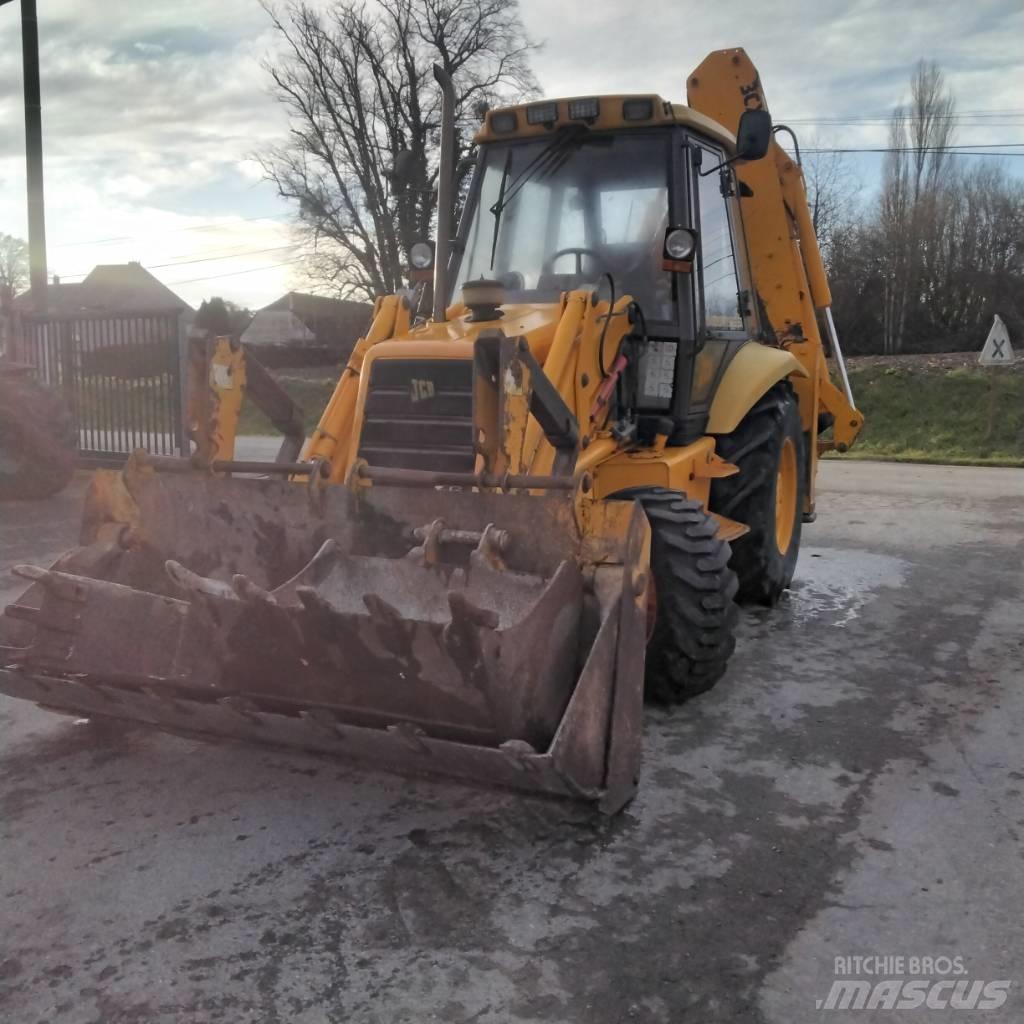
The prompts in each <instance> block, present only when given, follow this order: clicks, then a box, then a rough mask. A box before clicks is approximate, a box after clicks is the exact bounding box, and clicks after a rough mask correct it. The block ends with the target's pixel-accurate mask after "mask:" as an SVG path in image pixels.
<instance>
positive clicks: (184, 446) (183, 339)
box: [176, 312, 191, 457]
mask: <svg viewBox="0 0 1024 1024" xmlns="http://www.w3.org/2000/svg"><path fill="white" fill-rule="evenodd" d="M176 420H177V427H178V436H177V438H176V441H177V448H178V454H179V455H182V456H185V457H187V456H188V455H190V454H191V453H190V451H189V441H188V422H187V420H188V327H187V326H186V324H185V314H184V313H183V312H179V313H178V415H177V417H176Z"/></svg>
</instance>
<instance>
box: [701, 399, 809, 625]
mask: <svg viewBox="0 0 1024 1024" xmlns="http://www.w3.org/2000/svg"><path fill="white" fill-rule="evenodd" d="M715 447H716V451H717V452H718V454H719V455H721V456H722V458H723V459H726V460H727V461H728V462H731V463H733V464H734V465H736V466H739V469H740V471H739V473H737V474H736V475H735V476H730V477H724V478H722V479H720V480H715V481H713V482H712V485H711V508H713V509H714V510H715V511H716V512H720V513H721V514H722V515H724V516H728V517H729V518H730V519H737V520H739V521H740V522H741V523H745V524H746V525H747V526H749V527H750V532H749V533H748V534H746V535H745V536H743V537H739V538H737V539H736V540H734V541H733V542H732V567H733V569H735V571H736V575H737V577H738V578H739V584H740V589H739V598H740V600H741V601H750V602H754V603H757V604H767V605H772V604H775V603H776V602H777V601H778V600H779V597H780V596H781V595H782V592H783V591H784V590H785V589H786V588H787V587H788V586H789V585H790V583H791V582H792V581H793V573H794V572H795V571H796V560H797V556H798V554H799V552H800V529H801V524H802V522H803V505H804V491H805V480H804V434H803V430H802V428H801V425H800V410H799V408H798V407H797V401H796V396H795V395H794V394H793V389H792V387H791V386H790V385H789V384H788V383H786V382H783V383H780V384H776V385H775V387H773V388H771V390H769V391H768V392H767V393H766V394H765V395H764V397H763V398H761V400H760V401H759V402H758V403H757V404H756V405H755V406H754V408H753V409H751V410H750V412H749V413H747V415H746V417H745V418H744V420H743V422H742V423H741V424H740V425H739V426H738V427H737V428H736V429H735V430H734V431H733V432H732V433H731V434H726V435H723V436H721V437H718V438H716V446H715Z"/></svg>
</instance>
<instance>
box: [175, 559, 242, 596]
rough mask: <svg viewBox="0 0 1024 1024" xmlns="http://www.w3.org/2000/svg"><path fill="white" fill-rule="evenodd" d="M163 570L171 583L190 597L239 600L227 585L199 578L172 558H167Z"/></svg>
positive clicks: (204, 577) (206, 578)
mask: <svg viewBox="0 0 1024 1024" xmlns="http://www.w3.org/2000/svg"><path fill="white" fill-rule="evenodd" d="M164 568H165V569H166V571H167V575H168V576H169V577H170V578H171V581H172V582H173V583H175V584H177V586H179V587H180V588H181V589H182V590H184V591H185V592H186V593H188V594H189V595H190V596H197V597H199V596H201V597H220V598H224V599H225V600H228V601H237V600H238V599H239V598H238V595H237V594H236V593H235V591H234V590H233V589H232V588H231V585H230V584H229V583H223V582H221V581H220V580H211V579H209V578H208V577H206V576H200V575H199V574H198V573H195V572H193V571H192V570H191V569H186V568H185V566H183V565H182V564H181V562H176V561H175V560H174V559H173V558H168V559H167V561H166V562H164Z"/></svg>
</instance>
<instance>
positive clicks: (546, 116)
mask: <svg viewBox="0 0 1024 1024" xmlns="http://www.w3.org/2000/svg"><path fill="white" fill-rule="evenodd" d="M557 120H558V104H557V103H534V104H533V106H532V107H527V108H526V122H527V124H554V123H555V122H556V121H557Z"/></svg>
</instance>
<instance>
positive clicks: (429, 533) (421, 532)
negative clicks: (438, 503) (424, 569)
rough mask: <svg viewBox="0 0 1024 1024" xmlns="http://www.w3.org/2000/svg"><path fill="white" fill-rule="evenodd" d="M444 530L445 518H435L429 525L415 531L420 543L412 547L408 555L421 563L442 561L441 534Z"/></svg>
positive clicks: (432, 563)
mask: <svg viewBox="0 0 1024 1024" xmlns="http://www.w3.org/2000/svg"><path fill="white" fill-rule="evenodd" d="M444 530H445V524H444V520H443V519H435V520H434V521H433V522H432V523H430V524H429V525H428V526H421V527H420V528H419V529H417V530H416V531H415V536H416V537H417V538H418V539H419V541H420V544H419V546H418V547H414V548H412V549H410V551H409V554H408V555H406V557H407V558H409V559H411V560H412V561H414V562H418V563H419V564H420V565H437V564H438V562H440V561H441V540H442V536H441V535H442V534H443V533H444Z"/></svg>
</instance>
